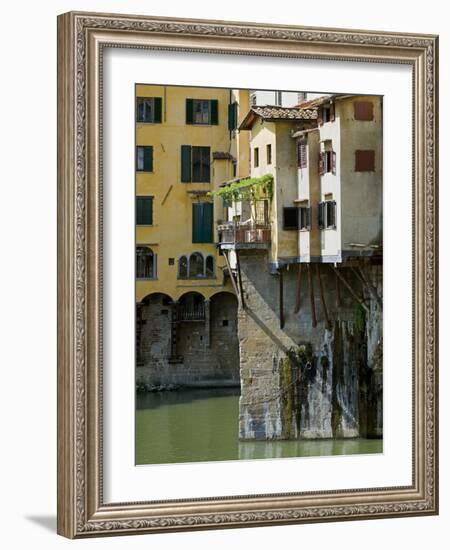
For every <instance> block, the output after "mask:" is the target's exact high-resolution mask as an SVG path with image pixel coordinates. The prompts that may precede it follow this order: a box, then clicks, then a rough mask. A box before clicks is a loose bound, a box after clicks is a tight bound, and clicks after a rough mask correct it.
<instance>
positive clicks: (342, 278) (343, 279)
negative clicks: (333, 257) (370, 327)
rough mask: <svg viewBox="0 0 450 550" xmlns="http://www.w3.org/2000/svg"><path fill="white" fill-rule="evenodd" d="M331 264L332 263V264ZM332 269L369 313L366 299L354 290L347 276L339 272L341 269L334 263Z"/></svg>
mask: <svg viewBox="0 0 450 550" xmlns="http://www.w3.org/2000/svg"><path fill="white" fill-rule="evenodd" d="M330 265H331V264H330ZM331 269H332V270H333V271H334V272H335V273H336V275H337V277H339V279H340V281H341V282H342V283H343V284H344V286H345V288H346V289H347V290H348V291H349V292H350V294H351V295H352V296H353V298H355V300H356V301H357V302H358V303H359V304H361V306H362V307H363V308H364V309H365V310H366V312H367V313H369V308H368V307H367V305H366V304H365V303H364V300H363V299H362V298H361V297H360V296H358V294H356V292H355V291H354V290H353V288H352V287H351V286H350V284H349V283H348V282H347V280H346V278H345V277H344V276H343V275H342V273H339V270H338V269H336V268H335V267H334V265H331Z"/></svg>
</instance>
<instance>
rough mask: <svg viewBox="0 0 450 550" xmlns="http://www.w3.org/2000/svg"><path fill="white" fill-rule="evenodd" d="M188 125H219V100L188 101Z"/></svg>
mask: <svg viewBox="0 0 450 550" xmlns="http://www.w3.org/2000/svg"><path fill="white" fill-rule="evenodd" d="M186 124H200V125H201V124H207V125H217V124H219V102H218V100H217V99H190V98H189V99H186Z"/></svg>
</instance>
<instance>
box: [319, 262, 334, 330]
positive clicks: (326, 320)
mask: <svg viewBox="0 0 450 550" xmlns="http://www.w3.org/2000/svg"><path fill="white" fill-rule="evenodd" d="M316 275H317V281H318V282H319V291H320V304H321V306H322V311H323V316H324V317H325V322H326V325H327V329H328V330H331V322H330V317H329V316H328V309H327V304H326V302H325V295H324V293H323V285H322V278H321V276H320V268H319V264H316Z"/></svg>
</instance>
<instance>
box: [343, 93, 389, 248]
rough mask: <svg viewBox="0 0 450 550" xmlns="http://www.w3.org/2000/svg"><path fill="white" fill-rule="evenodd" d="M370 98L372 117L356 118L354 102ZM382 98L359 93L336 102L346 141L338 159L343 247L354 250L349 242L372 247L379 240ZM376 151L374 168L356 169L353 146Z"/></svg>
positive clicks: (380, 239) (381, 203) (381, 177)
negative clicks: (365, 170) (369, 118)
mask: <svg viewBox="0 0 450 550" xmlns="http://www.w3.org/2000/svg"><path fill="white" fill-rule="evenodd" d="M355 101H371V102H372V103H373V114H374V118H373V120H371V121H362V120H355V118H354V106H353V105H354V102H355ZM382 116H383V112H382V98H381V97H378V96H358V97H356V98H351V99H347V100H341V101H339V102H338V104H337V105H336V119H337V120H339V122H340V127H341V139H342V143H345V147H343V148H342V151H341V155H340V159H341V168H340V169H341V187H342V206H341V215H342V250H351V251H355V248H354V247H351V246H350V244H351V243H358V244H363V245H365V246H364V247H358V248H356V250H357V251H371V252H373V249H372V248H371V247H370V245H371V244H381V243H382V211H383V192H382V186H383V174H382V171H383V139H382V137H383V131H382V123H383V120H382ZM358 149H359V150H368V149H372V150H374V151H375V171H373V172H356V171H355V151H356V150H358Z"/></svg>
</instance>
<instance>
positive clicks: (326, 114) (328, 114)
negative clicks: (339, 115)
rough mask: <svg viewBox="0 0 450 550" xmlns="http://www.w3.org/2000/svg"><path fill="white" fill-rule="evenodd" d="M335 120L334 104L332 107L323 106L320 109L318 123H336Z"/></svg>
mask: <svg viewBox="0 0 450 550" xmlns="http://www.w3.org/2000/svg"><path fill="white" fill-rule="evenodd" d="M334 120H335V111H334V104H333V103H331V104H330V105H323V106H322V107H321V108H320V109H319V113H318V117H317V123H318V124H319V125H321V124H324V123H325V122H334Z"/></svg>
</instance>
